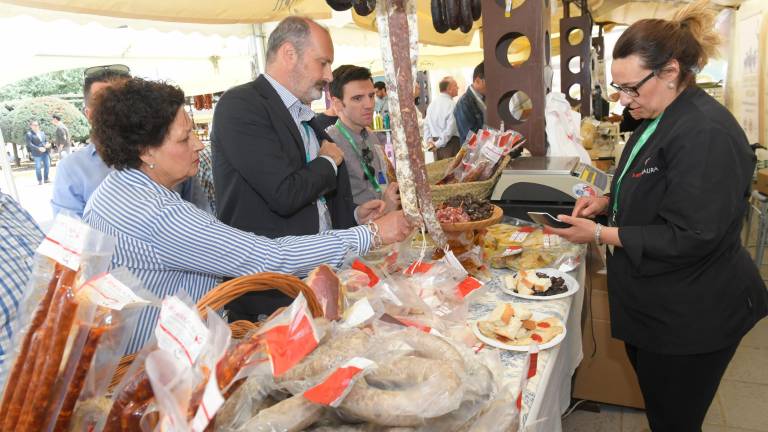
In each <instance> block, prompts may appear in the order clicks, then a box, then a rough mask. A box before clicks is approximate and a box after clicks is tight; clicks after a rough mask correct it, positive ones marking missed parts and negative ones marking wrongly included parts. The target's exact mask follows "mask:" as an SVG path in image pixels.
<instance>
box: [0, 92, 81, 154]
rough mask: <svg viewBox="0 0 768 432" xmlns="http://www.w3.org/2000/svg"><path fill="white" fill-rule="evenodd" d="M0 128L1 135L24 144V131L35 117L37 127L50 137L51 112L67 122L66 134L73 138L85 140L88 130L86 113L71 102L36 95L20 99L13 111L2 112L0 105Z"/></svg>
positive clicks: (52, 132) (54, 128)
mask: <svg viewBox="0 0 768 432" xmlns="http://www.w3.org/2000/svg"><path fill="white" fill-rule="evenodd" d="M0 108H2V109H0V128H2V130H3V137H4V138H5V140H6V141H10V142H12V143H14V144H15V145H17V146H23V145H25V144H26V140H25V138H24V134H25V133H26V132H27V131H28V130H29V123H30V122H31V121H32V120H37V121H38V122H39V124H40V129H41V130H43V131H44V132H45V134H46V135H48V136H49V137H50V138H49V139H52V138H53V137H54V136H55V133H56V126H54V125H53V123H52V122H51V117H52V116H53V115H54V114H59V115H60V116H61V121H62V122H64V124H65V125H67V128H68V129H69V135H70V137H72V139H73V140H75V141H85V140H86V139H87V138H88V134H89V133H90V126H89V125H88V120H87V119H86V118H85V116H84V115H83V114H82V113H81V112H80V110H78V109H77V108H76V107H75V106H74V105H72V104H71V103H69V102H67V101H65V100H62V99H58V98H52V97H39V98H32V99H26V100H23V101H20V102H19V103H18V104H17V105H16V106H15V108H14V110H13V111H10V112H7V111H6V112H5V113H4V114H3V110H5V108H4V107H0Z"/></svg>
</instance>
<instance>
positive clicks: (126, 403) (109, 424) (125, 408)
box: [104, 370, 154, 432]
mask: <svg viewBox="0 0 768 432" xmlns="http://www.w3.org/2000/svg"><path fill="white" fill-rule="evenodd" d="M153 396H154V392H153V391H152V385H151V384H150V382H149V377H148V376H147V373H146V372H145V371H144V370H140V371H137V372H136V373H135V374H134V375H133V376H132V377H131V379H130V381H129V383H128V384H127V385H126V386H125V387H124V388H123V389H122V390H121V391H120V393H119V394H118V395H117V396H116V397H115V401H114V402H113V403H112V408H111V409H110V410H109V414H108V415H107V421H106V424H105V425H104V432H119V431H127V430H139V429H138V427H139V421H138V420H136V421H135V424H133V423H131V421H132V420H131V414H132V413H134V412H135V411H136V407H137V406H139V407H140V406H141V404H142V403H143V402H147V401H150V400H152V397H153ZM139 420H140V417H139ZM130 426H135V429H131V428H130Z"/></svg>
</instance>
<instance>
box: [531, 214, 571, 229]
mask: <svg viewBox="0 0 768 432" xmlns="http://www.w3.org/2000/svg"><path fill="white" fill-rule="evenodd" d="M528 217H530V218H531V220H532V221H534V222H536V223H537V224H540V225H546V226H549V227H552V228H570V227H571V224H569V223H565V222H563V221H561V220H560V219H558V218H556V217H554V216H552V215H551V214H549V213H543V212H528Z"/></svg>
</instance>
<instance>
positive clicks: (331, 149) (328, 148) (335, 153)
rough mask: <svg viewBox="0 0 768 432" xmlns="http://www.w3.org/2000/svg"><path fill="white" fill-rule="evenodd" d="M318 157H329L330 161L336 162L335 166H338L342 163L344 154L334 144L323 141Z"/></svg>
mask: <svg viewBox="0 0 768 432" xmlns="http://www.w3.org/2000/svg"><path fill="white" fill-rule="evenodd" d="M318 156H329V157H330V158H331V159H333V161H334V162H336V166H339V165H341V163H342V162H344V152H343V151H341V149H340V148H339V146H337V145H336V143H334V142H331V141H328V140H323V144H322V145H321V146H320V152H319V153H318Z"/></svg>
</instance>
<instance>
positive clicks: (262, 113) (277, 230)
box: [212, 17, 385, 320]
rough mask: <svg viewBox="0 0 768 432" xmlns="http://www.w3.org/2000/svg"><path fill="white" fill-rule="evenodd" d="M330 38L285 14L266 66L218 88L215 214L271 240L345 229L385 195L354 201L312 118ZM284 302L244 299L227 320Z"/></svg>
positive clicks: (372, 212) (327, 65)
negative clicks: (222, 89)
mask: <svg viewBox="0 0 768 432" xmlns="http://www.w3.org/2000/svg"><path fill="white" fill-rule="evenodd" d="M332 62H333V43H332V42H331V37H330V34H329V33H328V31H327V30H326V29H324V28H322V27H321V26H320V25H318V24H317V23H315V22H314V21H312V20H309V19H306V18H300V17H289V18H286V19H284V20H283V21H281V22H280V24H278V26H277V27H276V28H275V30H274V31H273V32H272V33H271V34H270V36H269V41H268V46H267V58H266V63H267V65H266V73H265V74H263V75H261V76H259V77H258V78H257V79H256V80H255V81H253V82H250V83H247V84H243V85H240V86H237V87H234V88H232V89H230V90H228V91H227V92H226V93H224V95H222V97H221V99H220V100H219V102H218V104H217V105H216V110H215V113H214V119H213V132H212V149H213V173H214V175H213V178H214V186H215V193H216V207H217V211H218V215H219V218H220V219H221V220H222V221H223V222H224V223H226V224H229V225H231V226H233V227H235V228H239V229H242V230H245V231H250V232H253V233H255V234H259V235H263V236H267V237H270V238H276V237H282V236H287V235H305V234H316V233H318V232H321V231H326V230H329V229H343V228H349V227H351V226H354V225H357V224H358V223H364V222H366V221H368V220H371V219H374V218H377V217H378V216H379V215H380V214H381V213H382V212H383V210H384V206H385V204H384V202H383V201H380V200H375V201H369V202H367V203H365V204H363V205H361V206H359V207H357V208H355V206H354V204H353V202H352V193H351V188H350V184H349V174H348V173H347V168H346V165H344V164H343V162H344V153H343V152H342V151H341V150H340V149H339V148H338V147H337V146H336V144H334V143H333V142H331V141H330V139H329V138H328V136H327V135H326V134H325V132H324V131H323V130H322V129H320V128H319V127H318V126H317V125H316V124H315V123H316V121H315V118H314V112H312V110H311V109H310V107H309V104H310V103H311V102H312V101H313V100H315V99H319V98H320V97H321V96H322V92H323V89H324V88H325V87H326V85H327V84H328V83H329V82H330V81H331V80H332V74H331V63H332ZM289 301H290V299H288V298H287V297H285V296H283V295H281V294H279V293H270V294H260V295H258V296H254V295H252V296H246V297H241V299H239V300H238V301H236V302H233V303H232V304H230V306H229V313H230V320H235V319H249V320H254V319H256V318H257V317H258V315H260V314H268V313H270V312H272V311H273V310H274V309H276V308H277V307H279V306H283V305H285V304H287V303H288V302H289Z"/></svg>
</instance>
